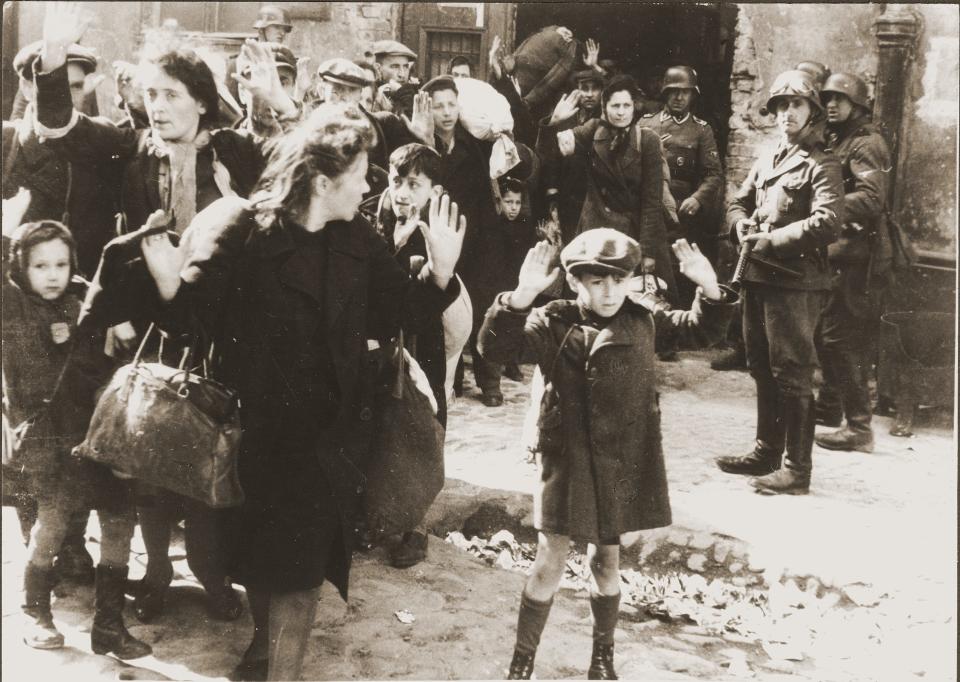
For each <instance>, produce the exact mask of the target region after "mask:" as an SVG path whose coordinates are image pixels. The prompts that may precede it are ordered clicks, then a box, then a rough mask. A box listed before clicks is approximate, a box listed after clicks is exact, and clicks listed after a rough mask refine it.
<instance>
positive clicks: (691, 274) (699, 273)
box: [673, 239, 723, 301]
mask: <svg viewBox="0 0 960 682" xmlns="http://www.w3.org/2000/svg"><path fill="white" fill-rule="evenodd" d="M673 253H674V254H675V255H676V256H677V260H678V261H679V263H680V272H682V273H683V274H684V275H685V276H686V277H687V279H689V280H690V281H691V282H693V283H694V284H696V285H697V286H699V287H700V288H701V289H703V295H704V296H706V297H707V298H709V299H710V300H713V301H719V300H721V299H722V298H723V292H722V291H720V285H719V284H718V283H717V273H716V272H714V270H713V266H712V265H710V261H709V260H707V257H706V256H704V255H703V254H702V253H700V247H699V246H697V245H696V244H690V243H689V242H687V240H686V239H678V240H677V241H675V242H674V243H673Z"/></svg>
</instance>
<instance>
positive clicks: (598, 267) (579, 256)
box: [560, 227, 641, 275]
mask: <svg viewBox="0 0 960 682" xmlns="http://www.w3.org/2000/svg"><path fill="white" fill-rule="evenodd" d="M640 257H641V252H640V244H638V243H637V241H636V240H635V239H633V238H632V237H629V236H628V235H626V234H624V233H623V232H620V231H619V230H614V229H611V228H609V227H599V228H597V229H594V230H587V231H586V232H581V233H580V234H579V235H577V236H576V237H574V238H573V240H572V241H571V242H570V243H569V244H567V245H566V246H565V247H564V249H563V251H561V252H560V263H561V264H562V265H563V268H564V270H566V271H567V272H568V273H570V274H571V275H574V274H576V273H577V272H578V271H580V270H585V269H589V270H594V271H601V272H609V273H610V274H614V275H630V274H632V273H633V271H634V270H635V269H636V267H637V265H639V264H640Z"/></svg>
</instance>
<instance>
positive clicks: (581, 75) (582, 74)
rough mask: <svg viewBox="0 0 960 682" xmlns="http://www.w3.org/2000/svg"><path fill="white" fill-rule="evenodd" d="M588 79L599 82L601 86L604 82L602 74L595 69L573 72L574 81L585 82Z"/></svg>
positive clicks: (588, 80)
mask: <svg viewBox="0 0 960 682" xmlns="http://www.w3.org/2000/svg"><path fill="white" fill-rule="evenodd" d="M590 81H593V82H595V83H599V84H600V85H601V86H602V85H603V82H604V78H603V74H602V73H600V72H599V71H597V70H596V69H583V70H582V71H576V72H574V74H573V82H574V83H586V82H590Z"/></svg>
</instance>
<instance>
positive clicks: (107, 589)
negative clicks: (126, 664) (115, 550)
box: [90, 564, 153, 660]
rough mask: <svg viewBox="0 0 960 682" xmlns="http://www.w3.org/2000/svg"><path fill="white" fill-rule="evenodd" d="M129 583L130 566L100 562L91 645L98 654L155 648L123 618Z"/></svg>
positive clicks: (136, 653)
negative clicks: (134, 634)
mask: <svg viewBox="0 0 960 682" xmlns="http://www.w3.org/2000/svg"><path fill="white" fill-rule="evenodd" d="M126 584H127V567H126V566H124V567H122V568H121V567H118V566H107V565H106V564H100V565H99V566H97V575H96V594H95V596H94V608H95V611H94V616H93V628H92V629H91V630H90V646H91V648H92V649H93V653H95V654H109V653H112V654H113V655H114V656H116V657H117V658H119V659H122V660H127V659H129V658H140V657H142V656H149V655H150V654H151V653H153V648H152V647H151V646H150V645H149V644H147V643H146V642H141V641H140V640H139V639H137V638H136V637H134V636H133V635H131V634H130V632H129V631H127V627H126V625H124V622H123V606H124V602H125V595H124V588H125V587H126Z"/></svg>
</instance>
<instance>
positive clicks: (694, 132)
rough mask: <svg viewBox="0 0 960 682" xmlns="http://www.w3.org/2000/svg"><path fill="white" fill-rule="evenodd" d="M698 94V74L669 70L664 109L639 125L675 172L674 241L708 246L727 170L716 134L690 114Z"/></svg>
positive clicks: (684, 295)
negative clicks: (660, 147) (656, 139)
mask: <svg viewBox="0 0 960 682" xmlns="http://www.w3.org/2000/svg"><path fill="white" fill-rule="evenodd" d="M699 94H700V87H699V84H698V83H697V72H696V71H694V70H693V69H691V68H690V67H688V66H672V67H670V68H669V69H667V71H666V73H665V74H664V77H663V85H662V87H661V89H660V97H661V99H662V100H663V102H664V105H663V109H662V110H660V111H659V112H657V113H653V114H647V115H646V116H643V117H642V118H641V119H640V125H642V126H644V127H646V128H650V129H651V130H653V131H654V132H656V133H657V135H659V136H660V139H661V141H662V142H663V151H664V155H665V157H666V159H667V165H668V166H669V168H670V193H671V194H672V195H673V198H674V199H675V200H676V203H677V207H678V209H677V217H678V218H679V225H675V226H674V229H673V234H671V235H670V241H671V242H673V241H675V240H676V239H681V238H683V239H687V240H689V241H691V242H693V243H699V245H700V246H701V247H705V246H706V244H705V242H708V241H709V238H710V237H713V236H715V235H716V226H711V225H710V224H709V218H710V215H711V213H712V209H713V207H714V206H715V205H716V203H717V200H718V198H719V196H720V190H721V187H722V185H723V167H722V166H721V165H720V155H719V153H718V152H717V142H716V138H715V136H714V134H713V130H712V129H711V128H710V126H709V124H707V122H706V121H704V120H702V119H700V118H698V117H696V116H694V115H693V113H691V107H692V105H693V101H694V98H695V97H696V96H697V95H699ZM711 228H713V229H711ZM707 250H708V251H709V249H707ZM675 279H676V280H677V283H678V284H679V283H680V282H681V281H683V282H686V281H688V280H686V278H683V277H675ZM680 286H681V291H680V292H678V293H679V295H680V302H681V305H682V306H689V305H690V303H691V302H692V301H693V295H694V293H695V292H694V290H693V289H691V287H690V286H685V285H680Z"/></svg>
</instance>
